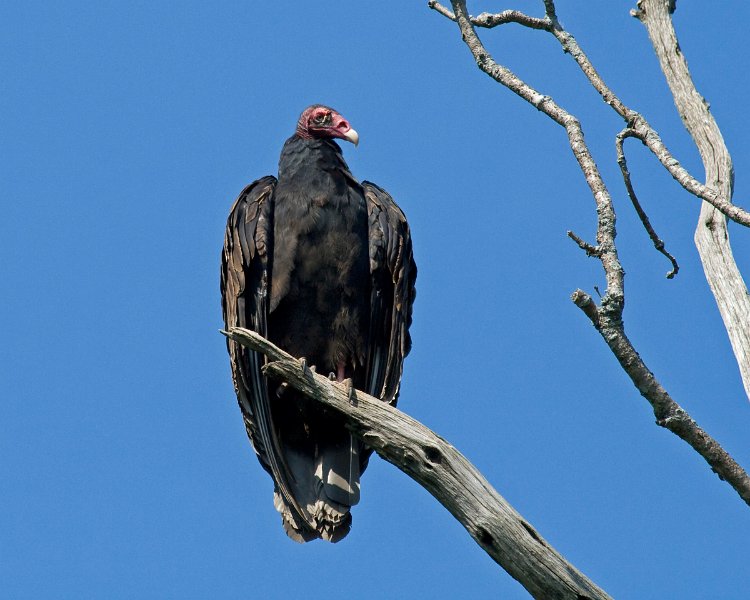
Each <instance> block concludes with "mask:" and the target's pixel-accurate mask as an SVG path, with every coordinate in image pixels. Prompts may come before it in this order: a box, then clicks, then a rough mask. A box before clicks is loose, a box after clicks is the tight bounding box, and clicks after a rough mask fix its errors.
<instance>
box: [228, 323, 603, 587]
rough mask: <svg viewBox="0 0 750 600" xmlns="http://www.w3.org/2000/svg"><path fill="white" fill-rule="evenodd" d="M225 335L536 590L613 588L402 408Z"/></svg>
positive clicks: (243, 335) (246, 339)
mask: <svg viewBox="0 0 750 600" xmlns="http://www.w3.org/2000/svg"><path fill="white" fill-rule="evenodd" d="M222 333H223V334H224V335H226V336H227V337H229V338H231V339H233V340H235V341H236V342H238V343H240V344H242V345H245V346H248V347H249V348H252V349H253V350H255V351H257V352H261V353H263V354H265V355H266V356H267V357H268V359H269V360H270V361H271V362H269V363H268V364H267V365H266V366H265V372H266V374H267V375H268V376H269V377H272V378H274V379H277V380H282V381H285V382H287V383H288V384H289V385H290V386H292V387H293V388H295V389H297V390H299V391H300V392H302V393H303V394H305V395H307V396H309V397H310V398H313V399H314V400H317V401H318V402H321V403H322V404H324V405H325V406H327V407H329V408H332V409H334V410H336V411H337V412H339V413H340V414H342V415H343V416H344V417H345V418H346V419H347V424H348V427H350V429H351V430H352V432H353V433H354V434H355V435H357V436H358V437H359V438H360V439H362V441H364V442H365V443H366V444H367V445H368V446H370V447H371V448H372V449H373V450H375V451H376V452H377V453H378V454H379V455H380V456H381V457H383V458H384V459H385V460H387V461H388V462H390V463H392V464H394V465H395V466H397V467H398V468H399V469H401V470H402V471H403V472H404V473H406V474H407V475H408V476H409V477H411V478H412V479H414V480H415V481H416V482H417V483H419V484H420V485H421V486H422V487H424V488H425V489H426V490H427V491H428V492H430V493H431V494H432V495H433V496H434V497H435V498H436V499H437V500H438V501H439V502H440V503H441V504H442V505H443V506H445V508H447V509H448V510H449V511H450V513H451V514H452V515H453V516H454V517H455V518H456V519H457V520H458V521H459V522H460V523H461V524H462V525H463V526H464V527H465V528H466V530H467V531H468V532H469V534H470V535H471V536H472V537H473V538H474V540H475V541H476V542H477V543H478V544H479V545H480V546H481V547H482V549H483V550H484V551H485V552H487V554H489V555H490V556H491V557H492V559H493V560H495V561H496V562H497V563H498V564H499V565H500V566H501V567H503V569H505V570H506V571H507V572H508V573H509V574H510V575H511V576H512V577H514V578H515V579H517V580H518V581H519V582H520V583H521V585H523V586H524V587H525V588H526V589H527V590H528V591H529V593H530V594H531V595H532V596H533V597H535V598H559V599H571V600H577V599H580V598H589V599H591V600H599V599H602V600H603V599H607V598H609V596H608V595H607V594H606V593H605V592H604V591H602V590H601V589H600V588H598V587H597V586H596V585H595V584H594V583H593V582H592V581H590V580H589V579H588V578H587V577H586V576H585V575H584V574H582V573H581V572H580V571H578V570H577V569H576V568H575V567H574V566H573V565H571V564H570V563H568V562H567V561H566V560H565V559H564V558H563V557H562V556H561V555H560V554H559V553H558V552H557V551H556V550H555V549H554V548H552V546H550V544H549V543H548V542H547V541H546V540H545V539H544V538H542V536H541V535H539V533H538V532H537V531H536V529H534V528H533V527H532V526H531V524H529V522H528V521H526V520H525V519H524V518H523V517H522V516H521V515H519V514H518V513H517V512H516V511H515V510H514V509H513V507H512V506H510V504H508V502H507V501H506V500H505V499H504V498H503V497H502V496H501V495H500V494H499V493H498V492H497V491H496V490H495V489H494V488H493V487H492V486H491V485H490V484H489V483H488V482H487V480H486V479H485V478H484V477H483V476H482V474H481V473H480V472H479V471H478V470H477V469H476V467H474V466H473V465H472V464H471V463H470V462H469V461H468V460H466V458H465V457H464V456H463V455H462V454H461V453H460V452H458V450H456V449H455V448H454V447H453V446H451V445H450V444H449V443H448V442H446V441H445V440H444V439H443V438H441V437H440V436H438V435H437V434H435V433H434V432H433V431H431V430H430V429H428V428H427V427H425V426H424V425H422V424H421V423H419V422H418V421H416V420H415V419H412V418H411V417H409V416H408V415H406V414H404V413H403V412H401V411H399V410H397V409H396V408H393V407H392V406H389V405H388V404H386V403H385V402H381V401H380V400H378V399H377V398H374V397H372V396H369V395H367V394H365V393H364V392H361V391H359V390H356V391H354V392H353V395H354V402H352V401H351V400H352V390H351V389H350V388H348V387H347V385H346V384H345V383H342V384H339V383H336V382H331V381H329V380H328V379H327V378H326V377H323V376H322V375H318V374H317V373H313V372H312V371H311V370H310V369H305V368H303V366H302V365H301V364H300V361H299V360H297V359H295V358H293V357H292V356H290V355H289V354H287V353H286V352H284V351H283V350H281V349H280V348H278V347H276V346H274V345H273V344H271V343H270V342H269V341H268V340H266V339H264V338H263V337H261V336H260V335H259V334H257V333H255V332H253V331H250V330H247V329H241V328H233V329H231V330H230V331H229V332H226V331H222Z"/></svg>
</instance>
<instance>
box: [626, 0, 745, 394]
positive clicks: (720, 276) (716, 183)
mask: <svg viewBox="0 0 750 600" xmlns="http://www.w3.org/2000/svg"><path fill="white" fill-rule="evenodd" d="M672 12H674V5H673V4H672V3H670V2H669V1H668V0H639V2H638V10H636V11H633V15H634V16H635V17H637V18H638V19H639V20H640V21H641V22H642V23H643V24H644V25H645V26H646V29H647V30H648V35H649V38H650V39H651V43H652V44H653V46H654V51H655V52H656V56H657V57H658V59H659V64H660V65H661V69H662V71H663V72H664V76H665V77H666V79H667V83H668V84H669V89H670V90H671V91H672V96H673V98H674V103H675V106H676V107H677V111H678V112H679V113H680V117H682V122H683V123H684V124H685V128H686V129H687V130H688V132H689V133H690V135H691V137H692V138H693V141H694V142H695V145H696V146H697V147H698V151H699V152H700V155H701V160H702V161H703V167H704V169H705V172H706V186H704V189H705V190H707V191H710V192H711V193H712V194H714V195H715V196H716V197H720V198H724V199H731V198H732V191H733V188H734V170H733V167H732V158H731V156H730V155H729V151H728V150H727V147H726V144H725V143H724V138H723V137H722V135H721V131H720V130H719V126H718V125H717V124H716V120H715V119H714V117H713V115H712V114H711V111H710V110H709V106H708V102H706V100H705V99H704V98H703V96H701V95H700V94H699V93H698V90H697V89H696V88H695V85H694V83H693V80H692V77H691V76H690V71H689V70H688V65H687V60H686V59H685V55H684V53H683V52H682V51H681V50H680V46H679V42H678V41H677V35H676V33H675V30H674V27H673V25H672V17H671V13H672ZM696 195H698V196H700V197H701V198H703V199H704V200H706V202H704V203H703V205H702V206H701V212H700V217H699V218H698V226H697V228H696V230H695V238H694V239H695V245H696V247H697V248H698V253H699V254H700V257H701V262H702V263H703V271H704V273H705V275H706V280H707V281H708V285H709V287H710V288H711V292H712V293H713V295H714V298H715V299H716V304H717V305H718V307H719V312H720V313H721V318H722V319H723V320H724V327H725V328H726V330H727V333H728V335H729V341H730V342H731V344H732V350H733V351H734V355H735V357H736V358H737V363H738V364H739V367H740V374H741V375H742V382H743V384H744V386H745V393H746V394H747V396H748V397H749V398H750V325H749V324H750V295H748V292H747V286H746V285H745V282H744V280H743V278H742V275H741V274H740V271H739V269H738V268H737V264H736V263H735V261H734V256H733V254H732V247H731V245H730V243H729V232H728V231H727V223H726V219H725V218H724V216H723V215H722V213H724V214H726V215H727V216H729V217H730V218H732V217H731V215H729V214H728V213H726V212H725V211H723V210H721V208H720V207H718V206H717V205H716V204H715V203H714V202H711V200H709V199H708V198H706V197H705V196H703V195H701V194H696Z"/></svg>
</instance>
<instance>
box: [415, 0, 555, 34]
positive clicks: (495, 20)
mask: <svg viewBox="0 0 750 600" xmlns="http://www.w3.org/2000/svg"><path fill="white" fill-rule="evenodd" d="M427 6H428V7H429V8H431V9H432V10H434V11H437V12H439V13H440V14H441V15H443V16H444V17H446V18H448V19H450V20H451V21H455V20H456V15H454V14H453V13H452V12H451V11H449V10H448V9H447V8H446V7H445V6H443V5H442V4H440V2H437V0H430V1H429V2H428V3H427ZM470 19H471V24H472V25H474V26H475V27H484V28H485V29H492V28H493V27H497V26H498V25H505V24H506V23H518V24H519V25H523V26H524V27H528V28H530V29H541V30H543V31H549V30H550V28H551V27H552V21H551V20H550V19H548V18H544V19H538V18H536V17H532V16H529V15H527V14H525V13H522V12H521V11H519V10H504V11H503V12H500V13H488V12H483V13H481V14H480V15H478V16H476V17H470Z"/></svg>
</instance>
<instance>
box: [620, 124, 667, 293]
mask: <svg viewBox="0 0 750 600" xmlns="http://www.w3.org/2000/svg"><path fill="white" fill-rule="evenodd" d="M629 137H637V136H636V134H635V132H634V131H633V130H632V129H630V128H625V129H623V130H622V131H621V132H620V133H618V134H617V136H616V137H615V147H616V148H617V164H618V165H620V172H621V173H622V178H623V180H624V182H625V189H626V190H627V192H628V197H629V198H630V201H631V202H632V203H633V208H635V212H636V213H638V218H639V219H640V220H641V223H642V224H643V227H644V228H645V229H646V231H647V232H648V236H649V237H650V238H651V241H652V242H653V244H654V248H656V249H657V250H658V251H659V252H661V253H662V254H663V255H664V256H666V257H667V258H668V259H669V261H670V262H671V263H672V270H671V271H669V273H667V279H672V278H673V277H674V276H675V275H677V273H678V271H679V270H680V266H679V265H678V264H677V261H676V260H675V258H674V256H672V255H671V254H670V253H669V252H667V249H666V248H665V247H664V242H663V241H662V239H661V238H660V237H659V236H658V235H656V231H654V228H653V227H652V226H651V221H650V220H649V218H648V215H647V214H646V211H645V210H643V207H642V206H641V203H640V202H639V201H638V197H637V196H636V195H635V189H633V182H632V180H631V178H630V171H629V170H628V162H627V160H626V159H625V149H624V148H623V142H624V141H625V139H627V138H629Z"/></svg>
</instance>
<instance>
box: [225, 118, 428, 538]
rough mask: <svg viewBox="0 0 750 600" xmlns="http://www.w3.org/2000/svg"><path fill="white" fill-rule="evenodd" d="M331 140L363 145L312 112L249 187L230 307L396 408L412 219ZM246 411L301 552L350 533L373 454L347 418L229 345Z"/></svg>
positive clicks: (405, 334) (233, 315)
mask: <svg viewBox="0 0 750 600" xmlns="http://www.w3.org/2000/svg"><path fill="white" fill-rule="evenodd" d="M336 139H341V140H345V141H348V142H352V143H353V144H355V145H356V144H357V143H358V141H359V136H358V135H357V132H356V131H355V130H354V129H352V128H351V126H350V125H349V122H348V121H347V120H346V119H344V118H343V117H342V116H341V115H340V114H339V113H338V112H336V111H335V110H333V109H331V108H328V107H327V106H322V105H319V104H316V105H313V106H310V107H309V108H307V109H305V110H304V111H303V113H302V115H301V116H300V118H299V121H298V122H297V129H296V132H295V133H294V135H293V136H292V137H290V138H289V139H288V140H287V141H286V143H285V144H284V147H283V149H282V151H281V157H280V159H279V175H278V179H277V178H275V177H272V176H266V177H263V178H261V179H258V180H257V181H254V182H253V183H251V184H250V185H249V186H247V187H246V188H245V189H244V190H243V191H242V193H241V194H240V195H239V198H237V200H236V201H235V203H234V206H233V207H232V210H231V213H230V215H229V219H228V221H227V228H226V235H225V240H224V253H223V256H222V265H221V294H222V308H223V313H224V321H225V324H226V327H227V329H229V328H231V327H246V328H249V329H252V330H254V331H256V332H258V333H260V334H261V335H263V336H265V337H266V338H268V339H269V340H271V341H272V342H273V343H275V344H276V345H278V346H280V347H281V348H283V349H284V350H286V351H287V352H289V353H290V354H292V355H293V356H297V357H304V358H305V360H306V363H307V365H309V366H313V367H315V368H316V370H317V372H318V373H324V374H328V373H330V377H331V378H332V379H335V380H336V381H339V382H341V381H344V380H346V379H351V382H352V385H353V386H354V387H355V388H357V389H361V390H364V391H366V392H367V393H369V394H371V395H373V396H375V397H378V398H380V399H381V400H383V401H384V402H388V403H389V404H394V405H395V404H396V400H397V398H398V391H399V384H400V379H401V373H402V366H403V361H404V358H405V357H406V355H407V354H408V353H409V349H410V347H411V338H410V337H409V325H410V324H411V311H412V303H413V301H414V295H415V290H414V282H415V279H416V275H417V269H416V266H415V264H414V259H413V257H412V243H411V235H410V233H409V226H408V224H407V222H406V218H405V217H404V214H403V213H402V212H401V210H400V209H399V207H398V206H397V205H396V203H395V202H394V201H393V199H392V198H391V196H390V195H389V194H388V193H387V192H386V191H385V190H383V189H382V188H380V187H378V186H377V185H375V184H373V183H370V182H368V181H363V182H362V183H360V182H358V181H357V180H356V179H355V178H354V176H353V175H352V174H351V172H350V171H349V168H348V167H347V165H346V162H345V161H344V157H343V155H342V152H341V148H340V147H339V146H338V144H337V143H336V141H335V140H336ZM227 345H228V346H227V347H228V350H229V355H230V360H231V365H232V378H233V381H234V386H235V391H236V392H237V399H238V401H239V405H240V409H241V410H242V415H243V417H244V421H245V427H246V429H247V433H248V435H249V436H250V440H251V441H252V444H253V447H254V448H255V452H256V453H257V455H258V459H259V460H260V463H261V465H263V468H265V470H266V471H268V473H269V474H270V475H271V477H272V478H273V481H274V504H275V506H276V509H277V510H278V511H279V512H280V513H281V516H282V523H283V526H284V529H285V531H286V532H287V534H288V535H289V536H290V537H291V538H292V539H294V540H296V541H298V542H306V541H309V540H312V539H316V538H322V539H325V540H328V541H331V542H336V541H338V540H340V539H341V538H343V537H344V536H345V535H346V534H347V533H348V532H349V529H350V527H351V514H350V507H351V506H353V505H355V504H356V503H357V502H358V501H359V489H360V485H359V478H360V475H361V473H362V472H363V471H364V469H365V467H366V466H367V460H368V458H369V456H370V454H371V450H369V449H367V448H366V447H365V446H364V445H363V444H362V443H361V442H360V441H359V440H358V439H357V438H355V437H353V436H352V435H351V434H350V433H349V431H348V430H347V429H346V428H345V427H344V420H343V418H342V417H341V416H340V415H338V414H335V413H333V412H331V411H328V410H325V409H323V408H321V407H320V406H318V405H317V404H316V403H315V402H314V401H312V400H310V399H308V398H306V397H304V396H303V395H302V394H299V393H298V392H296V391H295V390H293V389H291V388H286V387H285V386H284V385H283V384H282V383H281V382H278V381H271V380H268V379H266V378H265V377H264V376H263V375H262V372H261V367H262V365H263V363H264V357H263V356H262V355H259V354H257V353H256V352H254V351H252V350H249V349H247V348H245V347H243V346H241V345H239V344H237V343H236V342H234V341H232V340H228V342H227Z"/></svg>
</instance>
